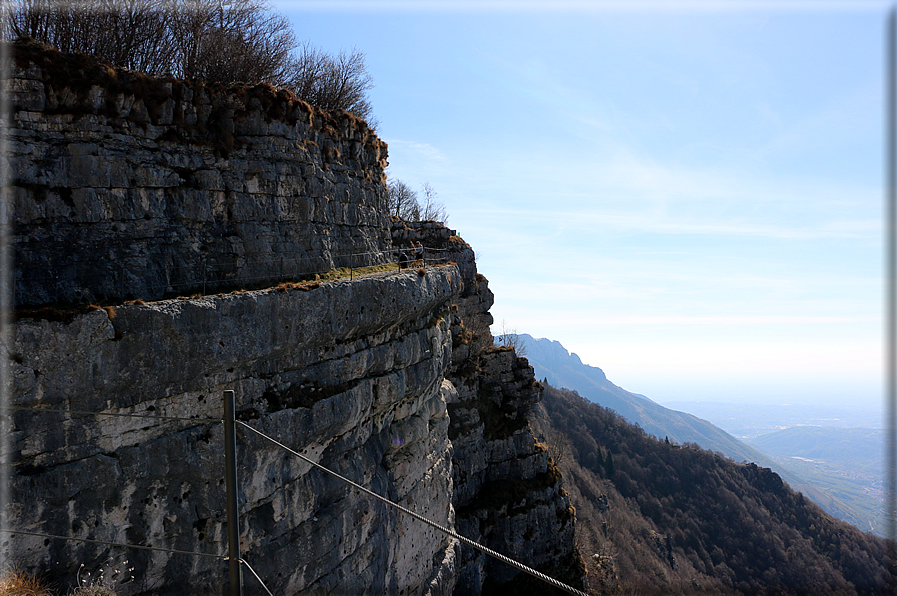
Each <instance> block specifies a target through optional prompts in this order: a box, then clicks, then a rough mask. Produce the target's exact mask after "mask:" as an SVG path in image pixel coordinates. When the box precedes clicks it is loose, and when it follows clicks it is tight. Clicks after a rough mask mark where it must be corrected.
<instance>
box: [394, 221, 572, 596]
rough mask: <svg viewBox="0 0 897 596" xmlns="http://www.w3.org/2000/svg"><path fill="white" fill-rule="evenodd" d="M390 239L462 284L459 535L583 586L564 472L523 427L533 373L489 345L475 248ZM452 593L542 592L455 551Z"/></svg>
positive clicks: (405, 232) (456, 354)
mask: <svg viewBox="0 0 897 596" xmlns="http://www.w3.org/2000/svg"><path fill="white" fill-rule="evenodd" d="M393 238H394V239H395V240H396V242H397V243H398V244H401V243H402V242H404V241H406V239H414V240H420V241H422V242H423V243H424V244H425V245H426V246H428V247H431V248H433V249H437V250H442V251H445V252H446V253H447V254H448V255H449V256H448V257H447V258H450V259H453V260H454V261H456V262H457V264H458V267H459V270H460V271H461V273H462V279H463V281H464V287H463V290H462V293H461V296H460V297H458V299H456V300H455V302H454V306H453V309H454V314H455V318H454V319H453V325H452V337H453V343H452V365H451V367H450V368H449V370H448V371H447V373H446V376H447V378H448V379H449V380H450V381H451V382H452V384H453V385H454V387H455V388H456V393H455V394H454V395H453V396H452V400H451V402H450V403H449V404H448V411H449V418H450V420H451V424H450V427H449V437H450V438H451V441H452V445H453V447H454V455H453V458H452V476H453V478H454V494H453V496H452V501H453V503H454V507H455V523H456V525H457V528H458V532H459V533H461V534H462V535H464V536H467V537H469V538H472V539H474V540H477V541H478V542H480V543H481V544H485V545H486V546H489V547H490V548H493V549H495V550H497V551H499V552H501V553H504V554H506V555H508V556H510V557H512V558H516V559H518V560H520V561H524V562H526V563H527V564H528V565H530V566H532V567H535V568H537V569H539V570H540V571H544V572H546V573H548V574H550V575H552V576H554V577H559V578H562V580H563V581H566V582H568V583H569V584H570V585H574V586H579V587H581V586H582V577H583V572H582V567H581V563H580V561H579V558H578V554H577V553H576V552H575V549H574V546H573V532H574V524H575V512H574V510H573V508H572V506H571V505H570V501H569V499H568V497H567V494H566V492H565V491H564V490H563V489H562V488H561V482H560V480H561V475H560V472H559V471H558V469H557V468H556V467H555V465H554V464H553V462H551V461H550V460H549V457H548V452H547V451H546V449H545V446H544V445H540V444H538V443H537V442H536V440H535V437H534V435H533V431H532V429H531V427H530V422H529V417H530V414H531V411H532V407H533V406H534V405H535V404H537V403H538V402H539V400H540V399H541V387H540V386H539V384H538V383H537V382H536V381H535V379H534V376H533V369H532V367H531V366H529V363H528V362H527V361H526V359H524V358H518V357H517V355H516V354H515V353H514V351H513V350H510V349H505V348H496V347H495V346H494V345H493V338H492V335H491V333H490V331H489V326H490V325H491V324H492V316H491V315H490V314H489V308H490V307H491V306H492V302H493V295H492V292H491V291H490V290H489V288H488V282H487V280H486V278H484V277H483V276H482V275H480V274H478V273H477V270H476V263H475V262H474V254H473V251H472V250H470V249H469V247H468V246H467V245H466V243H464V242H463V241H462V240H461V239H460V238H459V237H457V236H454V235H452V234H451V233H450V231H449V230H446V229H445V228H444V227H442V226H439V225H438V224H434V223H422V224H409V223H406V222H398V221H396V222H394V223H393ZM457 576H458V577H457V582H458V583H457V586H456V588H455V593H456V594H475V595H476V594H481V593H495V594H503V593H508V590H513V591H514V592H515V593H527V592H531V593H533V594H544V593H546V586H544V584H543V585H539V584H533V583H530V582H529V580H530V579H531V578H529V577H528V576H526V575H525V574H520V573H517V572H516V570H515V569H513V568H510V567H508V566H506V565H504V564H502V563H500V562H498V561H495V560H493V559H491V558H488V557H486V556H485V555H483V554H481V553H479V552H478V551H475V550H473V549H470V548H467V547H462V550H461V557H460V560H459V562H458V571H457Z"/></svg>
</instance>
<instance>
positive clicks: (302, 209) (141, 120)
mask: <svg viewBox="0 0 897 596" xmlns="http://www.w3.org/2000/svg"><path fill="white" fill-rule="evenodd" d="M18 49H19V50H20V51H19V54H18V55H17V57H16V65H15V66H14V68H13V75H14V78H13V80H12V81H11V83H10V84H11V88H12V90H13V93H12V100H13V104H14V106H15V117H14V119H13V121H14V123H15V124H14V127H13V130H12V135H13V152H12V159H13V164H14V169H15V171H16V180H15V187H14V193H15V197H16V207H17V214H16V217H17V221H18V226H17V228H16V234H15V238H14V246H15V250H16V260H17V262H16V272H15V275H16V297H17V305H18V307H19V310H18V320H17V322H16V325H15V330H14V331H15V333H14V335H15V343H14V353H13V354H12V360H13V364H12V372H13V375H14V383H13V391H12V399H11V403H12V405H13V406H14V407H15V408H17V409H16V410H15V412H14V416H13V431H12V434H11V437H10V441H11V448H12V460H13V467H12V473H11V479H12V490H13V505H12V511H11V513H12V516H11V518H12V520H13V523H14V526H15V528H17V529H19V530H26V531H29V532H35V533H38V534H42V535H43V536H33V535H26V534H16V535H14V536H13V537H12V538H11V539H10V540H9V542H8V543H5V548H7V549H8V552H9V554H10V555H11V557H12V560H13V561H14V562H15V563H16V564H17V566H18V567H19V568H20V569H22V570H24V571H28V572H33V573H36V574H40V575H43V576H45V577H47V578H49V579H51V580H53V581H56V582H58V587H61V588H64V587H65V585H66V584H69V585H70V584H71V583H72V582H73V581H74V580H75V578H76V576H77V572H78V570H79V568H80V567H79V566H80V565H81V564H82V563H83V564H85V565H86V566H87V568H88V569H90V568H93V569H96V568H97V567H98V566H100V565H102V564H103V563H104V562H105V561H107V560H109V559H110V558H112V559H116V560H120V558H121V557H123V556H127V558H128V559H129V562H128V565H127V567H128V568H133V571H132V573H133V575H134V580H133V581H132V582H128V583H127V584H125V585H123V586H120V588H119V592H118V593H120V594H182V593H183V590H184V588H185V586H188V587H189V588H190V589H191V591H192V592H193V593H215V592H216V591H218V590H220V589H221V587H222V578H223V577H224V576H225V572H224V567H225V564H224V563H223V562H222V561H221V560H220V559H216V558H214V557H197V556H191V555H186V554H183V552H190V553H197V552H198V553H206V554H211V555H223V554H225V553H226V528H225V514H224V510H225V507H224V496H225V495H224V487H223V477H224V470H223V437H222V425H221V424H220V422H219V420H220V418H221V416H222V403H221V394H222V392H223V391H224V390H228V389H232V390H234V391H235V392H236V396H237V410H238V417H239V418H240V419H241V420H242V421H244V422H245V423H246V424H249V425H250V426H252V428H255V429H257V430H259V431H260V432H263V433H265V434H267V435H269V436H271V437H272V438H274V439H276V440H277V441H280V442H282V443H284V444H286V445H288V446H290V447H291V448H294V449H296V450H298V451H299V452H300V453H302V454H304V455H305V456H307V457H309V458H311V459H312V460H313V461H316V462H319V463H320V464H322V465H324V466H325V467H327V468H329V469H332V470H334V471H336V472H338V473H340V474H342V475H343V476H346V477H348V478H349V479H351V480H353V481H355V482H358V483H360V484H362V485H364V486H366V487H369V488H370V489H372V490H373V491H375V492H376V493H378V494H380V495H383V496H384V497H387V498H389V499H391V500H393V501H396V502H398V503H399V504H401V505H403V506H405V507H407V508H409V509H411V510H413V511H415V512H417V513H419V514H421V515H423V516H425V517H427V518H429V519H431V520H433V521H435V522H437V523H439V524H441V525H443V526H447V527H449V528H457V529H458V530H459V531H460V532H461V533H462V534H466V535H468V536H469V537H471V538H473V539H475V540H479V541H481V542H483V543H484V544H486V545H487V546H489V547H491V548H493V549H495V550H497V551H499V552H502V553H504V554H507V555H508V556H511V557H513V558H517V559H519V560H520V561H521V562H523V563H525V564H528V565H531V566H536V567H537V568H540V569H541V570H545V571H549V572H551V573H552V574H557V575H561V576H562V577H563V576H564V574H567V576H566V577H564V579H565V580H566V581H568V582H571V583H574V584H575V583H577V582H578V581H579V580H580V578H578V577H576V576H575V573H574V572H569V573H568V571H569V570H571V569H574V568H575V565H574V563H575V559H576V557H575V552H574V548H573V534H572V529H573V523H574V517H573V511H572V508H570V506H569V502H568V500H567V498H566V496H565V494H564V492H563V490H562V489H561V485H560V477H559V474H558V473H557V470H556V468H555V467H554V466H553V464H552V463H551V461H550V459H549V458H548V455H547V452H546V450H545V449H544V447H543V446H541V445H539V444H537V443H536V441H535V439H534V437H533V433H532V431H531V430H530V427H529V422H528V415H529V411H530V409H531V407H532V405H533V404H534V403H536V402H537V401H538V400H539V399H540V387H539V385H538V384H537V383H536V382H535V381H534V379H533V375H532V369H531V368H530V367H529V365H528V364H527V363H526V361H525V360H523V359H519V358H517V357H516V355H515V354H514V353H513V352H512V351H508V350H503V349H496V348H495V347H494V346H493V342H492V336H491V334H490V333H489V325H490V324H491V323H492V317H491V315H490V314H489V309H490V307H491V305H492V301H493V297H492V293H491V292H490V290H489V288H488V283H487V281H486V279H485V278H484V277H483V276H482V275H480V274H479V273H477V270H476V263H475V260H474V253H473V251H472V250H471V249H470V247H469V246H468V245H467V244H466V243H465V242H464V241H463V240H461V238H460V237H458V236H457V234H455V233H454V232H453V231H452V230H449V229H447V228H445V227H444V226H441V225H439V224H436V223H432V222H425V223H419V224H413V225H409V224H406V223H404V222H401V221H397V220H390V219H389V218H388V216H386V215H385V210H384V209H383V205H382V199H383V196H384V192H385V188H384V185H383V170H382V168H383V167H384V166H385V156H386V148H385V145H384V144H383V143H381V142H380V141H379V140H377V139H376V137H374V136H373V134H372V133H371V132H370V131H369V130H368V129H367V128H366V126H365V125H364V123H362V122H360V121H357V120H356V119H354V118H352V117H351V116H349V115H347V114H325V113H322V112H320V111H317V110H314V109H312V108H310V107H308V106H307V105H305V104H302V103H301V102H298V101H296V100H295V99H294V98H292V97H291V96H290V94H289V93H287V92H284V91H277V90H273V89H271V88H267V87H253V88H246V87H239V86H237V87H232V88H229V89H223V88H218V87H204V86H202V85H193V86H190V85H186V84H184V83H182V82H179V81H160V80H156V79H149V78H147V77H144V76H143V75H139V74H136V73H130V72H128V71H124V70H121V69H111V68H108V67H105V66H103V65H100V64H97V63H96V62H93V61H91V60H89V59H86V58H80V57H72V56H63V55H60V54H58V53H54V52H52V51H48V50H46V49H43V48H40V47H38V46H35V45H34V44H33V43H24V44H19V46H18ZM411 240H419V241H423V243H424V244H425V245H426V246H427V250H428V254H427V259H428V266H423V267H422V266H420V265H417V266H415V267H414V268H412V269H407V270H393V271H390V272H385V273H374V274H368V275H364V276H362V277H360V278H354V279H343V280H341V281H331V282H327V283H319V282H314V283H295V282H297V281H301V280H302V279H303V278H304V277H305V276H306V274H308V273H311V272H315V271H319V268H331V267H336V266H339V265H341V264H343V265H355V266H357V265H364V264H370V263H382V262H384V261H388V260H389V257H388V253H389V252H390V250H391V247H393V246H395V247H405V246H407V245H408V242H409V241H411ZM356 252H357V253H363V257H359V258H360V259H361V260H360V261H353V260H352V259H354V258H355V257H352V258H350V259H349V260H348V261H347V260H345V259H344V258H343V257H344V256H345V255H346V254H349V253H353V254H354V253H356ZM271 254H274V255H276V259H275V260H274V261H271V262H269V261H266V259H267V258H269V257H270V255H271ZM436 257H438V258H436ZM302 259H310V260H311V261H313V262H314V266H313V267H310V268H308V269H306V268H304V267H305V266H304V265H302V266H300V265H298V263H301V262H305V261H302ZM365 259H367V261H365ZM283 262H286V263H290V262H292V263H294V264H296V267H295V268H292V269H289V268H288V266H287V265H283V269H281V263H283ZM434 262H438V263H439V266H433V263H434ZM209 263H214V264H215V266H214V267H208V264H209ZM272 263H277V265H276V266H275V265H272ZM213 270H214V271H216V272H218V273H220V275H218V276H217V277H216V276H215V275H212V274H210V273H209V271H213ZM116 271H118V273H116ZM282 278H287V280H289V281H290V283H280V284H278V282H279V281H280V280H281V279H282ZM197 280H201V281H203V282H205V285H204V286H203V285H199V284H198V282H197ZM233 286H237V287H240V288H250V289H248V290H246V289H240V290H236V291H232V292H230V293H223V290H224V289H225V288H232V287H233ZM256 286H258V287H257V289H251V288H253V287H256ZM194 292H195V293H196V294H195V295H193V296H191V297H181V298H167V299H166V298H165V297H166V296H167V295H169V294H187V293H194ZM124 298H138V299H137V300H130V299H129V300H127V301H123V299H124ZM94 300H98V301H104V302H101V303H102V304H105V306H104V307H99V306H95V305H91V306H86V305H84V304H81V303H84V302H87V301H94ZM47 303H55V305H54V308H33V307H34V306H37V305H45V304H47ZM113 303H114V304H113ZM23 307H30V308H23ZM50 410H53V411H50ZM62 411H64V412H65V413H61V412H62ZM238 438H239V461H238V475H239V482H240V484H239V490H240V493H241V501H240V505H239V509H240V512H241V520H240V526H241V534H240V541H241V549H242V552H243V555H244V558H245V560H246V561H247V562H248V563H249V564H250V565H251V566H252V568H253V569H254V570H255V571H256V572H257V573H258V574H259V576H260V577H261V578H262V580H263V581H264V583H265V584H266V586H267V587H268V588H269V589H271V590H272V591H273V592H274V593H278V594H281V593H283V594H294V593H313V594H334V595H336V594H384V593H390V594H431V595H433V596H435V595H438V594H450V593H456V594H480V593H490V592H497V591H502V590H515V592H519V590H518V588H520V587H521V586H522V585H523V584H524V583H525V582H522V580H521V578H520V574H519V573H517V572H516V571H515V570H514V569H512V568H506V567H504V566H503V564H500V563H498V562H497V561H491V560H487V559H486V558H485V557H484V556H483V555H481V554H480V553H479V552H478V551H475V550H472V549H469V548H467V547H464V548H463V549H462V548H460V547H459V546H458V544H457V543H456V542H455V541H454V540H453V539H450V538H448V537H446V536H444V535H442V534H440V533H437V532H436V531H435V530H434V529H432V528H430V527H429V526H426V525H424V524H421V523H419V522H417V521H415V520H414V519H411V518H408V517H406V516H404V515H402V514H400V513H398V512H397V511H395V510H393V509H391V508H387V507H386V506H385V505H383V504H381V503H380V502H379V501H375V500H372V499H370V498H368V497H365V496H363V495H360V494H358V493H356V492H353V489H351V488H349V487H347V486H346V485H344V484H342V483H341V482H339V481H338V480H336V479H334V478H332V477H331V476H329V475H326V474H324V473H323V472H320V471H319V470H317V469H315V468H312V467H311V466H310V465H309V464H307V463H303V461H302V460H300V459H297V458H295V457H294V456H290V455H289V454H288V453H286V452H284V451H283V450H280V449H279V448H277V447H275V446H273V445H272V444H270V443H268V442H266V441H265V440H263V439H261V438H260V437H258V436H256V435H255V433H253V432H252V431H249V430H245V429H244V430H242V431H240V436H239V437H238ZM49 535H54V536H63V537H70V538H76V539H85V540H99V541H103V542H110V543H117V544H135V545H144V546H149V547H152V548H154V549H156V550H151V551H147V550H135V551H122V550H121V549H119V548H118V547H107V546H101V545H97V544H95V543H89V542H78V541H75V540H62V539H55V538H49V537H47V536H49ZM174 551H180V552H174ZM123 552H126V553H127V554H126V555H123V554H122V553H123ZM253 582H254V580H253V579H252V578H251V577H249V575H246V580H245V583H246V585H247V586H253V588H252V590H257V589H258V588H257V587H255V585H254V584H253ZM251 593H254V592H251ZM537 593H538V592H537Z"/></svg>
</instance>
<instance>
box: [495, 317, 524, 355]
mask: <svg viewBox="0 0 897 596" xmlns="http://www.w3.org/2000/svg"><path fill="white" fill-rule="evenodd" d="M495 343H497V344H498V345H500V346H504V347H508V348H513V349H514V352H516V353H517V355H518V356H519V357H521V358H522V357H524V356H526V342H525V341H524V340H523V338H522V337H520V335H518V334H517V329H515V328H513V327H509V326H508V323H507V321H505V320H504V319H502V320H501V335H499V336H498V337H497V338H496V342H495Z"/></svg>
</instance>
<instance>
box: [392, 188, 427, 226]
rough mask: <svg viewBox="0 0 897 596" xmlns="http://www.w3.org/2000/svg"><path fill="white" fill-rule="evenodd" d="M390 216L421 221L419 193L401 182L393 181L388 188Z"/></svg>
mask: <svg viewBox="0 0 897 596" xmlns="http://www.w3.org/2000/svg"><path fill="white" fill-rule="evenodd" d="M386 191H387V199H388V205H389V213H390V215H394V216H395V217H399V218H401V219H405V220H408V221H420V205H419V204H418V202H417V193H416V192H414V191H413V190H411V187H410V186H408V185H407V184H405V183H404V182H402V181H401V180H393V181H392V182H390V183H389V185H388V186H387V187H386Z"/></svg>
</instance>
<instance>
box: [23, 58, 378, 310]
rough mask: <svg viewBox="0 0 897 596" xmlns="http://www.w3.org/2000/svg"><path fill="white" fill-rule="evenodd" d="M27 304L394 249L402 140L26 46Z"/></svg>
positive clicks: (358, 262) (191, 288)
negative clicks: (391, 150)
mask: <svg viewBox="0 0 897 596" xmlns="http://www.w3.org/2000/svg"><path fill="white" fill-rule="evenodd" d="M9 98H10V100H11V104H12V108H13V118H12V124H11V127H10V130H9V135H10V137H9V138H10V141H11V142H10V155H9V159H10V160H11V161H10V167H11V171H12V179H13V189H12V190H13V195H14V210H15V225H16V227H17V234H16V238H15V241H14V250H15V281H16V292H15V301H16V304H17V305H20V306H21V305H42V304H48V303H88V302H94V301H104V300H105V301H117V302H121V301H122V300H123V299H124V298H142V299H144V300H154V299H159V298H162V297H163V296H177V295H189V294H193V293H195V292H204V291H206V290H208V291H211V290H213V289H220V288H237V287H263V286H266V285H270V282H272V281H279V280H281V279H283V278H291V279H294V278H296V277H298V276H302V275H307V274H310V273H316V272H322V271H327V270H328V269H330V268H332V267H343V266H355V267H360V266H366V265H370V264H373V263H380V262H384V261H387V260H389V259H390V255H389V254H388V253H386V254H384V251H386V250H387V249H389V248H390V247H391V244H390V235H389V222H388V219H387V215H386V209H385V186H384V184H383V179H384V174H383V169H384V168H385V167H386V163H387V162H386V156H387V153H386V145H385V143H383V142H381V141H380V140H379V139H378V138H377V137H376V136H375V135H374V133H373V131H372V130H370V129H369V128H368V127H367V125H366V124H365V123H364V122H363V121H361V120H358V119H357V118H355V117H354V116H352V115H351V114H347V113H325V112H321V111H320V110H316V109H313V108H311V107H310V106H309V105H308V104H305V103H303V102H301V101H299V100H297V99H295V97H294V96H293V95H292V94H291V93H290V92H288V91H285V90H280V91H278V90H276V89H274V88H272V87H270V86H266V85H257V86H254V87H246V86H240V85H237V86H232V87H227V88H225V87H221V86H209V85H203V84H201V83H197V84H188V83H185V82H183V81H176V80H170V81H166V80H163V79H155V78H151V77H147V76H144V75H141V74H138V73H133V72H130V71H127V70H124V69H117V68H116V69H113V68H109V67H106V66H103V65H100V64H98V63H96V62H95V61H92V60H90V59H88V58H84V57H78V56H70V55H64V54H60V53H59V52H55V51H52V50H48V49H46V48H43V47H41V46H38V45H37V44H35V43H33V42H26V43H23V42H17V43H16V44H15V46H14V60H13V61H12V72H11V79H10V81H9Z"/></svg>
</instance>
